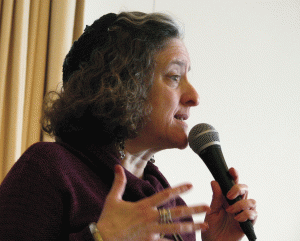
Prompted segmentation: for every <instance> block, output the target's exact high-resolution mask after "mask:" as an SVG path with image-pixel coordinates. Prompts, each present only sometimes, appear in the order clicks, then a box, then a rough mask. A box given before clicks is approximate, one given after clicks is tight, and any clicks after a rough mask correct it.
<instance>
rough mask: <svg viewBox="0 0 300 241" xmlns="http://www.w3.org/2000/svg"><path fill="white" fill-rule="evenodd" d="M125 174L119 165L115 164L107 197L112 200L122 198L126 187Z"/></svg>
mask: <svg viewBox="0 0 300 241" xmlns="http://www.w3.org/2000/svg"><path fill="white" fill-rule="evenodd" d="M126 182H127V179H126V175H125V172H124V169H123V167H122V166H121V165H116V166H115V179H114V182H113V185H112V188H111V190H110V193H109V194H108V197H107V198H112V199H114V200H122V196H123V194H124V191H125V187H126Z"/></svg>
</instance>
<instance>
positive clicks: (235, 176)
mask: <svg viewBox="0 0 300 241" xmlns="http://www.w3.org/2000/svg"><path fill="white" fill-rule="evenodd" d="M228 171H229V174H230V175H231V176H232V178H233V180H234V182H235V183H236V184H238V183H239V174H238V172H237V170H236V169H235V168H233V167H231V168H230V169H229V170H228Z"/></svg>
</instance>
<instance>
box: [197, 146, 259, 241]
mask: <svg viewBox="0 0 300 241" xmlns="http://www.w3.org/2000/svg"><path fill="white" fill-rule="evenodd" d="M199 156H200V157H201V159H202V160H203V161H204V163H205V165H206V166H207V167H208V169H209V171H210V172H211V174H212V175H213V177H214V179H215V180H216V181H217V182H218V183H219V185H220V187H221V190H222V193H223V195H224V196H225V197H226V195H227V193H228V192H229V190H230V189H231V188H232V187H233V185H235V183H234V181H233V179H232V177H231V175H230V174H229V171H228V167H227V164H226V162H225V159H224V156H223V153H222V150H221V146H220V145H212V146H209V147H207V148H205V149H204V150H202V151H201V152H200V154H199ZM241 199H242V198H241V197H240V196H239V197H237V198H235V199H234V200H229V199H227V198H226V200H227V202H228V204H229V205H232V204H234V203H236V202H237V201H240V200H241ZM240 226H241V228H242V230H243V232H244V233H245V235H246V236H247V238H248V240H249V241H255V240H256V239H257V238H256V235H255V233H254V228H253V224H252V222H251V221H250V220H247V221H246V222H240Z"/></svg>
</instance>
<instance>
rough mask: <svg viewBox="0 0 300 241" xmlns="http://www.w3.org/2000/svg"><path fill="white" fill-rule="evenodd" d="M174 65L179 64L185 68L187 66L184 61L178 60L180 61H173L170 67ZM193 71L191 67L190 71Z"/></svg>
mask: <svg viewBox="0 0 300 241" xmlns="http://www.w3.org/2000/svg"><path fill="white" fill-rule="evenodd" d="M173 64H177V65H179V66H181V67H185V66H186V63H185V62H184V61H181V60H178V59H175V60H172V61H171V62H170V63H169V65H173ZM190 70H191V66H190V67H189V69H188V71H190Z"/></svg>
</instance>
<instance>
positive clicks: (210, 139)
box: [188, 123, 220, 154]
mask: <svg viewBox="0 0 300 241" xmlns="http://www.w3.org/2000/svg"><path fill="white" fill-rule="evenodd" d="M188 142H189V145H190V147H191V148H192V150H193V151H194V152H196V153H197V154H199V153H200V152H201V151H202V150H203V149H205V148H206V147H207V146H210V145H214V144H220V139H219V133H218V132H217V131H216V129H215V128H214V127H213V126H211V125H209V124H205V123H202V124H198V125H195V126H194V127H193V128H192V129H191V131H190V133H189V136H188Z"/></svg>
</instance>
